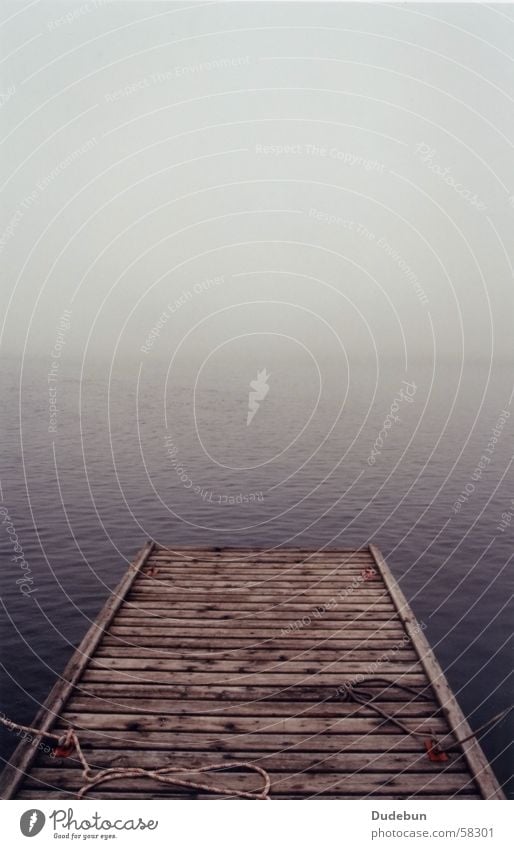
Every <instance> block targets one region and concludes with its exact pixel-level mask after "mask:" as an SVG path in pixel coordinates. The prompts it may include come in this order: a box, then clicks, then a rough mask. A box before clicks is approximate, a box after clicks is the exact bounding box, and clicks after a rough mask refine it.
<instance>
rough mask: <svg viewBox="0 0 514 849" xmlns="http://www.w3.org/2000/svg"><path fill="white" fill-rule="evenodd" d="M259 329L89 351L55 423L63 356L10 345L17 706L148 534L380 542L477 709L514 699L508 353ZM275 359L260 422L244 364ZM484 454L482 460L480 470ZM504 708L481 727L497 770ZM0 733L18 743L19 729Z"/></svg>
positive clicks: (175, 539)
mask: <svg viewBox="0 0 514 849" xmlns="http://www.w3.org/2000/svg"><path fill="white" fill-rule="evenodd" d="M247 342H248V344H246V345H245V349H244V350H243V351H238V350H232V349H230V347H229V348H228V349H225V350H221V349H220V351H219V352H217V354H215V355H213V356H210V357H206V358H202V357H200V359H199V360H198V362H195V361H194V360H192V361H191V360H188V361H187V362H178V361H177V362H174V363H173V364H172V366H171V368H170V369H169V370H168V365H167V364H159V362H157V361H156V360H155V359H154V358H152V357H151V356H148V357H146V358H144V359H143V362H142V364H140V363H139V362H135V363H134V365H133V367H130V366H128V365H125V367H124V369H123V370H122V369H117V368H114V369H113V371H112V373H111V374H110V373H109V367H108V366H105V367H102V366H101V365H96V366H88V368H87V369H86V370H85V372H84V374H83V375H82V378H81V375H80V370H79V367H77V366H74V365H72V364H67V363H65V362H64V361H63V364H62V368H61V370H60V371H59V375H58V380H57V384H56V389H57V408H58V414H57V419H56V432H55V433H49V431H48V423H49V408H48V383H47V374H48V368H49V364H48V362H47V361H46V360H45V359H44V358H43V359H42V360H41V361H27V362H26V363H25V364H24V367H23V371H22V373H20V369H19V365H17V364H16V363H9V362H8V361H6V362H5V364H4V370H3V381H2V400H3V403H2V407H1V410H0V417H1V420H2V434H3V437H2V446H1V483H2V490H3V502H2V506H3V508H4V510H5V511H7V512H8V515H9V517H10V519H11V520H12V522H13V525H14V527H15V529H16V533H17V537H18V539H19V544H20V545H21V547H22V548H23V553H24V555H25V558H26V561H27V562H28V564H29V566H30V574H29V575H28V577H29V579H30V581H29V583H28V584H26V585H25V589H26V590H27V589H29V590H30V592H29V593H28V595H23V594H22V593H21V592H20V585H19V584H17V583H16V580H17V579H18V578H20V574H21V570H20V567H19V566H18V565H17V564H16V563H15V562H13V560H12V557H13V554H14V552H13V548H12V545H11V543H10V542H9V537H8V535H7V532H6V526H5V525H3V526H2V525H0V552H1V556H2V570H1V580H2V598H3V603H4V610H5V616H4V618H3V625H2V640H1V646H2V661H3V672H2V678H1V684H2V702H3V707H2V709H3V710H4V712H5V713H6V714H7V715H9V716H11V717H15V718H18V719H19V720H21V721H28V720H30V719H31V718H32V717H33V714H34V713H35V710H36V708H37V707H38V703H39V702H40V701H41V700H42V699H43V698H44V697H45V696H46V694H47V692H48V690H49V688H50V686H51V684H52V683H53V681H54V680H55V677H56V675H57V674H58V673H59V672H60V671H61V670H62V669H63V666H64V664H65V662H66V660H67V658H68V657H69V655H70V653H71V652H72V650H73V648H74V646H76V644H77V643H78V641H79V640H80V638H81V637H82V636H83V634H84V632H85V630H86V629H87V627H88V626H89V624H90V620H91V618H92V617H94V616H95V614H96V613H97V611H98V610H99V608H100V606H101V605H102V604H103V602H104V601H105V598H106V596H107V595H108V593H109V590H110V588H112V587H113V586H114V585H115V584H116V582H117V581H118V580H119V578H120V576H121V575H122V573H123V572H124V570H125V568H126V561H127V560H128V559H130V558H131V557H132V555H133V554H134V552H135V551H136V550H137V549H138V548H140V547H141V545H142V544H143V543H144V541H145V540H146V539H147V538H149V537H153V538H155V539H156V540H157V541H158V542H160V543H166V544H170V545H173V544H176V545H177V546H179V545H183V544H192V543H199V544H203V545H249V546H252V545H256V546H279V545H303V546H307V547H321V546H343V547H348V546H361V545H365V544H366V543H368V542H369V541H374V542H375V543H377V544H378V545H379V546H380V547H381V548H382V550H383V551H384V553H385V555H386V557H387V558H388V561H389V563H390V565H391V568H392V569H393V571H394V573H395V574H396V576H397V578H398V579H399V580H400V583H401V586H402V589H403V590H404V592H405V593H406V595H407V596H408V598H409V599H410V601H411V603H412V606H413V608H414V611H415V613H416V615H417V616H418V618H419V620H421V621H422V622H424V623H425V624H426V631H425V634H426V636H427V638H428V640H429V642H430V643H431V645H432V647H433V648H434V650H435V653H436V655H437V657H438V659H439V661H440V663H441V665H442V667H443V669H444V670H445V672H446V674H447V676H448V678H449V681H450V684H451V685H452V687H453V689H454V691H455V693H456V694H457V696H458V699H459V702H460V704H461V706H462V708H463V710H464V712H465V713H466V715H467V716H468V717H469V718H470V721H471V724H472V725H473V726H474V727H477V726H478V725H480V724H481V723H483V722H484V721H485V720H486V719H487V718H488V717H490V716H492V715H494V714H495V713H497V712H498V711H500V710H501V709H502V708H504V707H505V706H507V705H508V704H509V702H510V701H512V692H509V686H508V683H507V677H508V675H509V672H510V668H511V665H512V663H511V660H512V655H511V652H510V650H509V646H508V644H507V640H508V638H509V632H510V631H511V623H512V609H510V611H509V607H508V603H509V596H510V591H511V583H512V572H511V571H510V569H509V566H510V562H511V558H512V550H513V545H512V542H513V533H512V528H514V516H513V518H512V522H511V524H510V525H508V524H507V522H508V516H509V510H510V512H511V513H514V504H513V502H512V497H513V495H514V492H513V487H512V483H513V480H512V471H511V468H510V463H511V460H512V444H513V440H512V436H513V432H514V415H512V414H511V416H510V418H509V417H507V416H504V417H503V420H502V421H503V423H502V422H500V424H498V421H499V419H500V417H501V414H502V411H506V412H507V413H509V412H510V413H512V411H513V410H512V407H509V404H510V398H511V393H512V376H513V371H514V370H513V368H512V364H509V363H500V364H498V365H495V367H494V369H493V370H492V371H491V373H490V369H489V365H488V364H486V363H470V364H468V365H467V366H466V368H465V369H464V370H463V372H462V373H461V370H460V368H456V367H455V365H451V364H448V363H441V364H439V366H438V367H437V368H436V369H434V368H433V367H432V365H428V364H423V363H410V364H409V367H408V369H407V370H405V368H404V366H403V365H395V364H393V363H389V364H387V365H381V367H380V371H379V373H378V374H377V372H376V371H375V370H374V368H373V367H370V366H368V365H364V364H362V363H351V364H350V365H349V367H348V368H346V367H345V368H344V369H335V368H334V367H333V366H332V365H331V363H330V362H315V361H314V360H312V358H311V357H310V355H309V354H308V352H306V351H299V352H298V354H295V356H294V358H292V357H291V355H290V351H289V349H287V350H286V349H285V348H284V349H282V348H281V345H280V343H279V342H278V343H276V344H275V345H274V347H273V348H271V347H270V348H269V349H268V348H267V347H265V348H264V349H263V347H262V340H261V341H260V347H258V346H257V345H256V344H255V345H252V342H251V340H247ZM263 368H266V369H267V372H268V373H269V379H268V381H267V382H268V386H269V391H268V393H267V395H266V397H265V398H264V399H263V400H262V402H261V403H260V406H259V408H258V410H257V412H256V414H255V416H254V418H253V419H252V422H251V424H250V425H249V426H247V411H248V391H249V382H250V381H251V380H254V379H256V378H257V372H258V370H261V369H263ZM402 381H406V383H402ZM402 386H403V394H402V393H401V392H400V390H401V388H402ZM388 415H389V418H388V424H390V427H389V428H386V429H385V430H383V431H382V443H381V444H380V443H379V442H376V440H377V437H378V434H379V432H380V431H381V429H383V427H384V422H385V420H386V418H387V417H388ZM20 416H21V418H20ZM393 416H395V417H396V419H399V421H396V420H395V419H394V418H393ZM493 429H496V430H495V432H496V434H497V435H496V437H495V438H496V440H497V441H496V442H492V441H491V436H492V435H493ZM374 444H375V448H376V450H378V451H379V452H380V453H378V454H375V458H374V459H375V462H374V463H373V464H372V465H370V464H369V463H368V462H367V459H368V458H369V457H370V452H371V451H372V449H373V445H374ZM488 446H489V451H488ZM482 456H486V457H487V458H488V460H487V461H486V462H487V465H486V468H484V470H483V471H482V472H480V471H479V472H475V469H476V467H477V464H478V463H479V461H480V458H481V457H482ZM177 466H180V467H181V469H180V475H181V476H182V479H180V476H179V474H178V473H177ZM473 487H474V489H473ZM466 490H467V492H466ZM472 490H473V491H472ZM462 493H464V495H462ZM459 496H460V497H461V500H460V502H459ZM465 499H467V500H465ZM456 502H459V503H460V505H461V506H460V509H459V510H458V511H457V508H455V507H454V505H455V503H456ZM456 511H457V512H456ZM502 514H505V516H507V520H505V516H504V522H503V525H502V524H501V522H502ZM2 515H5V513H4V514H2ZM1 518H2V517H0V520H1ZM502 527H503V528H504V529H503V530H501V528H502ZM507 725H508V722H507V721H504V722H502V723H501V724H500V725H499V726H497V727H496V728H494V729H493V730H492V731H490V732H489V733H487V734H486V735H485V737H484V738H483V746H484V749H485V751H486V753H487V756H488V757H489V759H490V760H491V761H492V763H493V766H494V769H495V771H496V773H497V774H498V776H499V778H500V779H501V780H502V781H506V780H507V778H508V775H509V756H508V752H507V749H506V746H507V741H508V740H509V739H510V738H511V737H512V734H511V733H510V734H509V731H508V728H507ZM1 742H2V746H3V753H4V755H7V754H8V753H9V752H10V750H11V748H12V745H13V740H12V738H11V735H9V734H8V733H6V732H3V733H2V737H1Z"/></svg>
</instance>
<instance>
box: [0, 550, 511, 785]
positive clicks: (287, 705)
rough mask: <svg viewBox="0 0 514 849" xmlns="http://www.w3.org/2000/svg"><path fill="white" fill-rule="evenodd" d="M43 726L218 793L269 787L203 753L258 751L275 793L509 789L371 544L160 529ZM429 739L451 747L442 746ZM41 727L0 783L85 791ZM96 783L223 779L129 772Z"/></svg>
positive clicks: (70, 668) (226, 759)
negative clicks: (214, 537) (161, 542)
mask: <svg viewBox="0 0 514 849" xmlns="http://www.w3.org/2000/svg"><path fill="white" fill-rule="evenodd" d="M363 701H364V702H365V703H364V704H363ZM377 708H378V710H377ZM389 717H393V718H394V719H396V720H398V721H399V722H400V725H398V724H397V723H396V722H394V721H392V720H391V719H390V718H389ZM33 725H34V726H35V727H36V728H37V729H39V730H40V731H41V732H52V733H59V734H61V733H62V734H63V735H64V734H65V732H66V731H67V730H68V729H69V728H70V727H72V728H73V729H74V730H75V732H76V734H77V738H78V739H79V741H80V745H81V747H82V750H83V753H84V755H85V757H86V758H87V761H88V763H89V764H90V765H91V767H92V768H93V769H98V770H100V769H106V768H113V767H121V768H127V767H135V768H139V769H154V770H155V769H162V768H163V767H175V768H177V767H178V768H183V769H184V770H188V772H187V775H186V777H187V778H190V779H191V780H192V781H195V780H197V781H200V782H201V783H203V784H204V785H206V786H207V787H211V786H213V787H214V785H216V786H217V787H218V788H219V785H220V784H221V785H222V787H223V788H226V794H225V796H224V797H223V796H222V797H221V798H231V797H233V796H234V795H237V793H238V792H240V791H241V790H243V791H245V792H249V793H253V792H256V793H257V792H259V790H260V789H261V788H262V785H263V778H262V775H261V774H259V773H257V772H253V771H248V770H247V769H245V768H242V767H241V768H237V769H232V770H227V771H217V772H202V773H199V772H198V769H199V768H201V767H206V766H209V765H212V764H215V763H220V762H223V763H226V764H227V766H228V765H230V763H231V762H234V761H236V762H241V761H244V762H247V763H249V764H254V765H257V766H258V767H260V768H262V769H263V770H266V772H267V773H268V774H269V777H270V780H271V790H270V794H269V795H270V798H271V799H306V798H324V799H334V798H337V799H365V798H377V799H451V798H457V799H486V798H487V799H502V798H504V796H503V793H502V790H501V788H500V787H499V785H498V782H497V780H496V778H495V776H494V774H493V772H492V770H491V767H490V766H489V764H488V762H487V760H486V758H485V756H484V754H483V752H482V749H481V748H480V745H479V744H478V742H477V741H476V739H475V738H474V737H471V739H467V738H468V737H469V735H470V734H471V730H470V728H469V726H468V723H467V721H466V719H465V718H464V716H463V714H462V712H461V710H460V708H459V706H458V703H457V701H456V699H455V697H454V696H453V694H452V692H451V690H450V688H449V685H448V683H447V681H446V678H445V676H444V674H443V672H442V670H441V668H440V666H439V664H438V663H437V661H436V659H435V657H434V655H433V653H432V651H431V650H430V648H429V645H428V643H427V641H426V638H425V636H424V634H423V628H422V627H421V626H420V625H419V624H418V623H417V622H416V619H415V617H414V615H413V613H412V610H411V609H410V607H409V605H408V603H407V601H406V599H405V597H404V596H403V594H402V592H401V591H400V589H399V587H398V585H397V583H396V581H395V580H394V578H393V576H392V573H391V572H390V570H389V568H388V566H387V564H386V563H385V561H384V558H383V557H382V555H381V554H380V552H379V551H378V549H377V548H376V547H375V546H370V547H369V548H365V549H361V550H323V551H307V550H302V549H293V548H287V549H285V548H280V549H275V550H262V551H259V550H253V549H252V550H249V549H221V550H218V549H185V548H181V549H172V548H165V547H161V546H157V545H156V544H154V543H151V542H150V543H148V544H147V545H146V546H145V547H144V549H143V550H142V551H141V552H140V554H139V556H138V557H137V559H136V560H135V561H134V563H133V564H132V565H131V566H130V567H129V569H128V571H127V573H126V574H125V576H124V578H123V579H122V581H121V583H120V584H119V586H118V587H117V589H116V591H115V592H114V593H113V594H112V596H111V597H110V599H109V600H108V602H107V604H106V605H105V607H104V608H103V610H102V611H101V613H100V614H99V616H98V617H97V619H96V621H95V622H94V624H93V625H92V627H91V628H90V630H89V631H88V633H87V634H86V636H85V637H84V639H83V641H82V643H81V644H80V646H79V647H78V649H77V650H76V651H75V652H74V654H73V656H72V658H71V660H70V661H69V663H68V665H67V667H66V669H65V671H64V673H63V675H62V677H61V678H60V679H59V680H58V681H57V683H56V685H55V686H54V688H53V690H52V691H51V693H50V695H49V697H48V699H47V701H46V702H45V704H44V705H43V707H42V708H41V710H40V711H39V713H38V715H37V717H36V719H35V720H34V723H33ZM413 732H415V733H413ZM434 739H435V740H437V741H439V742H440V743H441V745H442V747H443V748H445V749H448V752H447V755H446V759H444V760H438V759H431V757H430V756H429V753H428V752H427V749H426V747H425V746H426V741H430V740H434ZM39 740H43V741H44V737H43V738H39ZM37 743H38V739H36V740H35V741H33V742H32V744H29V743H27V742H22V743H20V745H19V746H18V748H17V749H16V751H15V753H14V755H13V757H12V758H11V761H10V763H9V764H8V765H7V766H6V768H5V769H4V771H3V774H2V776H1V777H0V796H1V797H2V798H16V799H73V798H76V794H77V792H78V790H79V789H80V788H81V786H82V785H83V784H84V779H83V777H82V774H81V772H82V767H81V764H80V763H79V761H78V759H77V756H76V752H72V753H71V755H69V756H68V757H51V756H50V755H49V754H45V753H44V752H42V751H40V750H38V748H37ZM428 745H429V746H430V742H429V743H428ZM436 751H437V750H434V751H433V752H432V755H434V753H435V752H436ZM195 770H196V771H195ZM184 774H185V773H184ZM218 792H219V789H218ZM88 797H91V798H98V799H107V798H117V799H120V798H122V799H131V798H152V799H153V798H155V799H157V798H212V793H211V792H210V790H208V789H192V788H190V787H182V786H175V785H164V784H162V783H159V782H157V781H156V780H155V779H152V778H148V777H147V776H144V775H137V776H134V777H128V776H126V775H123V774H122V775H120V776H119V777H117V778H115V779H114V780H111V781H109V782H107V783H105V784H101V785H98V786H95V787H93V788H92V789H91V790H90V791H89V792H88Z"/></svg>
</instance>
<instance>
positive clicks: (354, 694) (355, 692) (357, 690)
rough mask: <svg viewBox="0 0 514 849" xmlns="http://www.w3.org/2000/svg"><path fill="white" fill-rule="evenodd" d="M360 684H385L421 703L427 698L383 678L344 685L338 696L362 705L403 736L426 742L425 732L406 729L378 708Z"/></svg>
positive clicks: (372, 697) (395, 717)
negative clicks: (408, 735)
mask: <svg viewBox="0 0 514 849" xmlns="http://www.w3.org/2000/svg"><path fill="white" fill-rule="evenodd" d="M362 684H364V685H366V684H367V685H368V686H376V685H377V684H378V685H379V686H381V685H383V684H386V685H387V687H395V688H396V689H397V690H404V691H405V692H407V693H410V694H411V695H413V696H414V698H415V699H420V698H421V699H422V700H423V701H430V699H429V698H428V696H425V695H423V694H422V693H418V691H417V690H414V689H413V688H412V687H408V686H407V685H405V684H398V683H396V682H395V681H387V680H386V679H385V678H364V679H363V680H362V681H360V682H359V683H358V684H352V683H348V684H345V685H344V689H343V691H342V692H340V695H341V696H342V698H343V701H345V702H349V701H352V702H356V703H357V704H360V705H363V707H368V708H370V710H373V711H375V713H377V714H378V715H379V716H381V717H382V718H383V719H386V720H387V721H388V722H392V723H393V724H394V725H396V726H398V728H400V729H401V730H402V731H403V732H404V733H405V734H410V735H411V736H413V737H422V738H423V739H424V740H426V736H427V732H426V731H425V732H422V731H413V730H412V729H411V728H408V727H407V726H406V725H405V724H404V723H403V722H402V721H401V720H400V719H398V717H397V716H394V715H392V714H390V713H387V711H385V710H383V708H381V707H379V706H378V705H377V704H376V703H375V701H374V699H375V694H374V693H369V692H368V691H367V690H365V689H364V688H363V687H362Z"/></svg>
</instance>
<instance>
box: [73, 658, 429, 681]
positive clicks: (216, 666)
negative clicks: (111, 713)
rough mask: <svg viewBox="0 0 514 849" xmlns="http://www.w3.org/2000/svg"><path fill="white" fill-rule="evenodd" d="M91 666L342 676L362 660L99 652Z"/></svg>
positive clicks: (399, 663) (358, 668)
mask: <svg viewBox="0 0 514 849" xmlns="http://www.w3.org/2000/svg"><path fill="white" fill-rule="evenodd" d="M89 669H114V670H117V671H118V670H124V669H135V670H152V671H163V672H191V673H192V672H201V673H203V674H206V675H209V674H210V673H211V672H230V673H233V672H241V673H245V674H246V673H248V674H261V673H262V674H264V673H269V674H270V675H281V674H282V673H289V672H291V673H296V672H299V673H304V674H306V675H307V674H309V675H324V674H325V673H330V674H332V673H333V674H337V675H339V676H346V675H349V676H350V677H351V676H352V675H355V674H357V673H361V672H362V669H363V666H362V661H352V660H340V659H339V658H338V659H337V660H329V661H325V662H324V663H319V662H317V661H314V660H309V659H306V660H285V661H281V660H278V661H262V660H259V659H257V660H248V659H246V660H225V659H216V660H210V659H209V658H201V659H200V660H198V659H194V658H186V659H185V660H184V659H176V658H172V659H169V658H162V657H155V656H154V657H98V656H97V655H96V654H95V656H94V657H93V658H91V661H90V664H89ZM380 670H381V671H384V672H397V671H399V672H416V673H421V672H422V671H423V667H422V665H421V663H420V662H419V659H418V658H417V657H416V659H415V660H414V661H411V660H409V659H407V660H405V661H403V660H402V659H399V660H396V659H395V661H394V662H392V663H390V662H388V661H387V660H386V661H382V662H381V663H380Z"/></svg>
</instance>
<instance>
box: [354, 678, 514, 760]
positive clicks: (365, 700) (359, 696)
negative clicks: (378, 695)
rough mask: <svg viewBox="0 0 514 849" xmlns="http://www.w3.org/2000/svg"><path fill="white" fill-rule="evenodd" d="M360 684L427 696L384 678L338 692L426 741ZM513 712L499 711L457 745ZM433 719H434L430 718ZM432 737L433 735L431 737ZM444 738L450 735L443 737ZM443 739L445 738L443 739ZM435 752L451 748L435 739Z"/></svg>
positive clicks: (418, 697)
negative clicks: (377, 702) (384, 707)
mask: <svg viewBox="0 0 514 849" xmlns="http://www.w3.org/2000/svg"><path fill="white" fill-rule="evenodd" d="M362 684H364V685H367V686H368V687H369V686H377V685H378V686H383V685H385V686H386V687H387V688H390V687H395V688H396V689H397V690H403V691H404V692H406V693H411V694H412V695H413V696H414V698H415V699H422V700H423V701H430V699H429V697H428V696H425V695H424V694H423V693H419V692H418V691H417V690H415V689H414V688H413V687H409V686H407V685H405V684H398V683H397V682H396V681H388V680H387V679H385V678H364V679H363V680H362V681H359V683H357V684H352V683H348V684H345V685H344V688H343V689H342V692H341V691H339V694H340V695H341V696H342V698H343V701H353V702H356V703H357V704H360V705H363V706H364V707H368V708H370V710H373V711H375V713H377V714H378V715H379V716H381V717H383V718H384V719H386V720H387V721H388V722H392V723H393V724H394V725H396V726H398V728H400V729H401V730H402V731H404V732H405V734H409V735H410V736H412V737H422V738H423V740H426V737H427V733H428V732H423V731H415V730H413V729H412V728H408V727H407V726H406V725H405V724H404V723H403V722H402V721H401V720H400V719H398V717H397V716H394V715H392V714H390V713H387V711H385V710H383V708H381V707H379V706H378V705H377V704H376V703H375V701H374V700H375V694H374V693H369V692H368V691H367V690H365V689H364V688H363V687H362ZM513 710H514V704H512V705H510V706H509V707H507V708H505V709H504V710H502V711H500V713H497V714H495V716H492V717H491V718H490V719H488V720H487V721H486V722H484V723H483V724H482V725H480V726H479V727H478V728H477V729H476V730H475V731H472V732H471V734H468V736H467V737H463V738H462V739H461V740H458V743H459V745H460V744H462V743H466V742H467V741H468V740H471V739H472V738H473V737H476V736H477V735H478V734H480V733H481V732H482V731H485V729H486V728H490V727H492V726H493V725H495V724H496V723H498V722H500V721H501V720H502V719H504V718H505V717H506V716H508V715H509V713H511V711H513ZM432 719H435V717H432ZM430 733H431V732H430ZM432 736H433V735H432ZM445 736H446V737H448V736H450V735H445ZM443 739H445V738H443ZM434 740H435V743H436V747H437V751H438V752H447V751H449V749H450V748H451V746H447V747H443V746H442V745H441V743H440V741H439V740H437V738H434Z"/></svg>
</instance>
